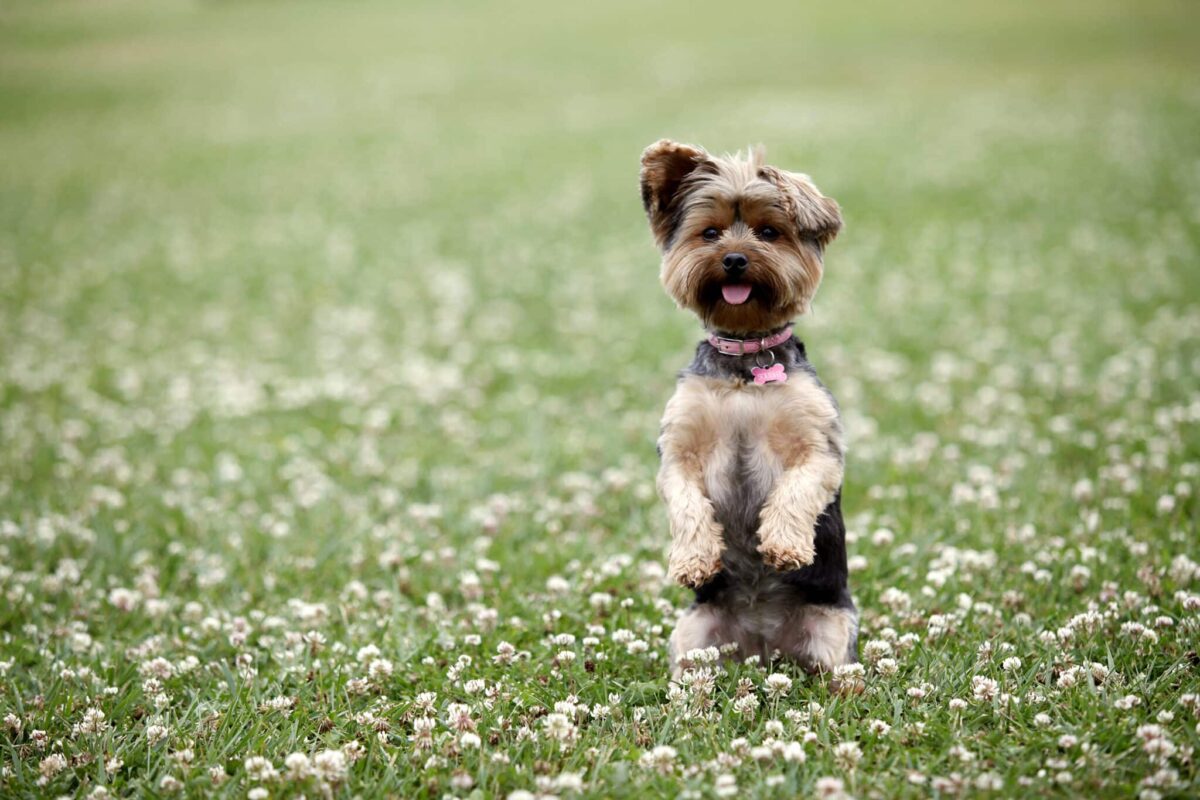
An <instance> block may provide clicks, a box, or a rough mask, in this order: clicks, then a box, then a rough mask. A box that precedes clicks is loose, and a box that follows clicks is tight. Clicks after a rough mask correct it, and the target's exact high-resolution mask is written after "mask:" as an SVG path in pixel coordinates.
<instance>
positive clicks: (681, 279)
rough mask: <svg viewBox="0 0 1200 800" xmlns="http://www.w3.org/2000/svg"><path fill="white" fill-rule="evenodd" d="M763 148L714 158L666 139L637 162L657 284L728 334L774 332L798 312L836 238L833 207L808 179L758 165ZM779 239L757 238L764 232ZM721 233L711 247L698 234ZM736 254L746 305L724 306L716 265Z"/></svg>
mask: <svg viewBox="0 0 1200 800" xmlns="http://www.w3.org/2000/svg"><path fill="white" fill-rule="evenodd" d="M762 158H763V153H762V150H761V149H759V150H755V151H752V152H749V153H746V154H738V155H733V156H725V157H715V156H711V155H709V154H708V153H706V152H705V151H704V150H703V149H702V148H699V147H694V146H692V145H681V144H678V143H676V142H671V141H669V140H665V139H664V140H662V141H659V142H656V143H655V144H653V145H651V146H650V147H648V148H647V149H646V152H645V153H643V155H642V173H641V185H642V198H643V201H644V202H645V206H646V213H647V215H648V216H649V218H650V228H651V230H652V231H653V232H654V237H655V240H656V241H657V242H658V244H659V246H660V247H661V248H663V250H664V253H663V261H662V272H661V276H660V277H661V279H662V283H663V286H664V287H665V288H666V290H667V292H668V294H670V295H671V297H672V298H674V299H675V302H677V303H678V304H679V305H680V306H681V307H683V308H687V309H689V310H691V311H693V312H695V313H696V314H697V315H699V316H700V318H701V320H703V322H704V324H705V325H706V326H707V327H710V328H716V329H719V330H722V331H726V332H729V333H738V332H756V331H766V330H771V329H773V328H777V327H779V326H781V325H783V324H784V323H786V322H788V321H789V320H791V319H793V318H794V317H796V316H797V315H799V314H803V313H804V312H806V311H807V310H808V308H809V306H810V304H811V302H812V298H813V295H814V294H816V291H817V287H818V286H819V285H820V283H821V272H822V264H821V252H822V249H823V248H824V247H825V245H827V244H828V243H829V242H830V241H832V240H833V238H834V237H835V236H836V235H837V233H838V231H839V230H840V228H841V224H842V218H841V212H840V210H839V209H838V204H837V203H836V202H834V201H833V200H832V199H830V198H828V197H826V196H824V195H822V194H821V193H820V191H819V190H818V189H817V187H816V185H815V184H813V182H812V180H811V179H810V178H809V177H808V176H807V175H802V174H800V173H794V172H786V171H784V170H780V169H776V168H775V167H770V166H767V165H765V164H763V163H762ZM767 226H769V227H772V228H774V229H775V230H777V231H779V233H780V236H779V238H778V239H775V240H773V241H769V240H767V239H764V238H763V237H762V236H760V232H761V231H762V230H763V228H764V227H767ZM710 227H714V228H717V229H718V230H720V231H721V236H720V238H719V239H717V240H716V241H708V240H706V239H705V238H704V237H703V232H704V231H705V230H706V229H707V228H710ZM730 252H739V253H743V254H744V255H746V257H747V258H748V259H749V262H750V268H749V271H748V272H747V273H746V276H745V279H746V282H748V283H750V284H752V285H753V286H754V291H753V292H752V294H751V298H750V300H749V301H747V302H745V303H742V304H741V305H730V304H728V303H725V302H724V301H723V300H722V299H721V296H720V287H721V284H722V283H723V282H724V281H725V278H726V275H725V271H724V268H723V267H722V264H721V260H722V258H723V257H724V256H725V254H727V253H730Z"/></svg>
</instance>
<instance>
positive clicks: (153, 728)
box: [146, 725, 169, 747]
mask: <svg viewBox="0 0 1200 800" xmlns="http://www.w3.org/2000/svg"><path fill="white" fill-rule="evenodd" d="M168 733H169V731H168V730H167V727H166V726H165V725H147V726H146V741H147V742H148V743H149V744H150V746H151V747H153V746H154V745H156V744H158V743H159V742H161V741H162V740H163V739H166V738H167V734H168Z"/></svg>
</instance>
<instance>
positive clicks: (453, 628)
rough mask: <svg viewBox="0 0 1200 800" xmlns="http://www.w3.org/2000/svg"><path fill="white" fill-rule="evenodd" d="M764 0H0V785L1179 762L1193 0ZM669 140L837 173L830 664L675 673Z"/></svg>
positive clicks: (149, 792)
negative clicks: (839, 689)
mask: <svg viewBox="0 0 1200 800" xmlns="http://www.w3.org/2000/svg"><path fill="white" fill-rule="evenodd" d="M805 5H808V6H811V7H807V8H805V7H802V6H801V4H798V3H790V2H778V3H776V4H774V5H764V6H758V5H751V6H747V5H736V4H720V5H716V4H712V5H709V4H704V3H688V2H683V0H671V1H669V2H649V3H635V2H630V1H629V0H617V1H616V2H611V3H603V4H591V5H590V6H588V7H585V6H583V5H581V4H577V3H551V2H546V1H545V0H537V1H536V2H516V3H505V4H500V3H493V4H485V3H482V2H477V1H476V0H465V2H461V3H449V2H405V3H382V2H372V1H370V0H347V1H346V2H337V3H335V2H328V3H312V2H286V3H285V2H280V1H274V2H271V1H268V0H257V1H255V2H199V1H198V0H193V2H179V1H178V0H155V1H153V2H151V1H150V0H146V1H145V2H141V1H140V0H139V1H137V2H129V1H126V0H113V1H112V2H90V1H88V2H84V1H83V0H79V1H78V2H60V1H59V0H47V1H46V2H33V1H32V0H30V1H28V2H26V1H24V0H7V1H6V2H3V3H0V592H2V596H3V602H2V603H0V718H2V721H0V796H3V797H6V798H7V797H14V798H17V797H43V796H44V797H57V796H61V795H66V796H75V797H87V798H103V797H169V796H174V797H182V796H215V797H236V798H243V797H250V798H256V799H257V798H263V797H268V796H269V797H294V796H299V795H301V794H303V795H307V796H310V797H313V796H334V797H355V796H357V797H387V796H391V797H444V796H456V797H469V796H473V797H509V798H514V800H515V799H517V798H532V797H534V796H539V797H550V796H560V797H563V798H570V797H596V798H601V797H613V798H620V797H667V798H674V797H688V798H708V797H730V796H735V797H739V798H768V797H770V798H774V797H790V796H805V797H812V796H819V797H823V798H835V797H846V796H853V797H857V798H898V797H930V796H934V797H950V796H958V795H969V796H978V797H996V798H1004V797H1013V796H1023V797H1088V798H1107V797H1130V796H1138V797H1141V798H1147V800H1151V799H1152V798H1159V797H1162V798H1166V797H1187V796H1196V795H1197V793H1200V770H1198V769H1197V757H1198V753H1197V747H1198V746H1200V656H1198V655H1197V652H1196V651H1197V648H1198V642H1200V563H1198V562H1200V530H1198V527H1200V526H1198V524H1197V518H1198V515H1200V499H1198V496H1200V84H1198V83H1197V80H1196V76H1197V75H1198V74H1200V13H1197V9H1196V7H1195V4H1194V3H1190V2H1167V1H1166V0H1146V2H1138V3H1134V2H1114V1H1113V0H1093V1H1091V2H1082V1H1080V2H1059V1H1058V0H1052V1H1048V2H1041V3H1021V2H1002V3H993V4H988V5H986V6H985V5H984V4H982V3H978V4H977V3H964V2H951V1H950V0H916V2H911V3H886V2H882V1H879V2H876V1H875V0H871V1H870V2H863V3H857V4H845V3H840V4H805ZM662 136H670V137H672V138H676V139H679V140H682V141H690V142H697V143H700V144H703V145H704V146H706V147H708V148H709V149H710V150H714V151H725V150H734V149H738V148H741V147H745V146H747V145H750V144H755V143H763V144H765V145H766V147H767V149H768V156H769V160H770V161H771V162H772V163H775V164H778V165H780V166H783V167H785V168H789V169H796V170H802V171H805V172H808V173H810V174H811V175H813V177H814V178H815V180H816V181H817V183H818V184H819V185H820V186H821V188H822V190H824V191H825V192H826V193H827V194H829V195H831V196H833V197H835V198H837V199H838V200H839V201H840V202H841V204H842V208H843V210H844V214H845V218H846V227H845V230H844V231H843V232H842V235H841V236H840V237H839V239H838V240H837V241H836V242H835V243H834V244H833V245H831V247H830V248H829V251H828V254H827V259H826V273H825V281H824V284H823V286H822V289H821V292H820V293H819V294H818V297H817V302H816V305H815V309H814V311H813V313H812V314H811V315H809V316H806V317H804V318H802V319H801V320H800V321H799V325H798V331H799V333H800V335H801V336H802V338H803V339H804V340H805V342H806V344H807V347H808V351H809V355H810V357H811V359H812V361H813V362H814V364H815V365H816V367H817V369H818V371H819V372H820V374H821V376H822V378H823V379H824V381H825V382H826V384H827V385H828V386H829V387H830V388H831V389H832V390H833V392H834V393H835V395H836V396H837V397H838V399H839V401H840V403H841V407H842V412H843V417H844V421H845V425H846V428H847V434H848V437H849V442H850V449H849V454H848V457H847V466H846V485H845V491H844V496H843V504H844V508H845V512H846V515H847V522H848V527H849V539H850V543H849V549H850V555H851V569H852V574H851V588H852V590H853V592H854V595H855V598H856V601H857V603H858V605H859V607H860V609H861V611H862V632H861V636H860V656H861V658H862V661H863V667H864V675H863V678H864V681H865V685H866V689H865V691H863V692H862V693H861V694H858V695H852V694H847V695H844V694H839V693H835V692H833V691H831V687H830V686H829V683H828V680H827V679H825V678H821V677H809V676H805V675H804V674H803V673H802V672H801V671H799V670H798V669H796V668H795V667H793V666H791V665H788V664H783V663H776V664H734V663H723V664H713V665H710V666H709V667H707V668H704V669H700V670H698V671H695V672H692V673H689V674H688V675H686V676H685V679H684V680H683V681H681V682H680V683H679V684H671V683H670V682H669V680H668V669H667V665H666V657H667V654H666V640H667V637H668V636H669V635H670V632H671V630H672V626H673V625H674V622H675V619H676V617H677V614H678V613H679V612H680V611H681V610H682V609H683V608H685V607H686V605H687V604H688V602H689V599H690V598H689V594H688V592H686V591H685V590H683V589H681V588H679V587H676V586H673V585H671V584H670V583H669V582H668V581H667V580H666V579H665V550H666V544H667V540H668V532H667V529H666V518H665V513H664V511H663V509H662V507H661V505H660V503H659V501H658V500H657V498H656V496H655V491H654V475H655V471H656V468H657V457H656V454H655V449H654V440H655V437H656V435H657V429H658V420H659V416H660V414H661V411H662V407H663V404H664V403H665V401H666V399H667V397H668V396H669V395H670V393H671V390H672V387H673V383H674V379H675V373H676V371H677V370H678V369H679V368H681V367H682V366H683V365H685V364H686V363H687V361H688V360H689V359H690V356H691V351H692V349H693V347H694V344H695V342H696V341H697V340H698V339H699V337H700V333H701V332H700V330H699V327H698V324H697V323H696V322H695V320H694V319H692V318H691V317H689V316H688V315H687V314H685V313H684V312H682V311H679V310H677V309H675V308H674V307H673V305H672V303H671V301H670V300H669V299H668V298H667V297H666V295H665V294H664V293H663V292H662V290H661V288H660V287H659V285H658V276H657V272H658V257H657V254H656V252H655V250H654V247H653V244H652V241H651V236H650V233H649V230H648V229H647V226H646V222H645V219H644V216H643V212H642V208H641V202H640V198H639V196H638V190H637V168H638V157H639V154H640V152H641V149H642V148H643V147H644V146H646V145H647V144H649V143H650V142H652V141H654V140H655V139H657V138H659V137H662ZM773 675H778V676H780V677H770V679H769V680H768V678H769V676H773Z"/></svg>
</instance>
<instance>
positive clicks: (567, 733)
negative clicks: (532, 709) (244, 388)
mask: <svg viewBox="0 0 1200 800" xmlns="http://www.w3.org/2000/svg"><path fill="white" fill-rule="evenodd" d="M542 729H543V730H544V731H545V733H546V735H547V736H548V737H550V738H551V739H555V740H557V741H560V742H572V741H574V740H575V736H576V735H577V733H578V729H577V728H576V727H575V723H574V722H572V721H571V718H570V717H568V716H567V715H566V714H558V713H554V714H547V715H546V716H545V717H544V718H543V719H542Z"/></svg>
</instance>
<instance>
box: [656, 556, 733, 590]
mask: <svg viewBox="0 0 1200 800" xmlns="http://www.w3.org/2000/svg"><path fill="white" fill-rule="evenodd" d="M720 571H721V551H720V549H716V550H707V551H703V552H687V553H679V552H675V551H672V552H671V558H670V563H669V564H668V566H667V575H668V576H669V577H670V578H671V580H673V581H675V582H676V583H678V584H680V585H681V586H686V587H688V588H689V589H698V588H700V587H701V586H703V585H704V584H706V583H708V582H709V581H711V580H712V579H713V578H715V577H716V576H717V573H718V572H720Z"/></svg>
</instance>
